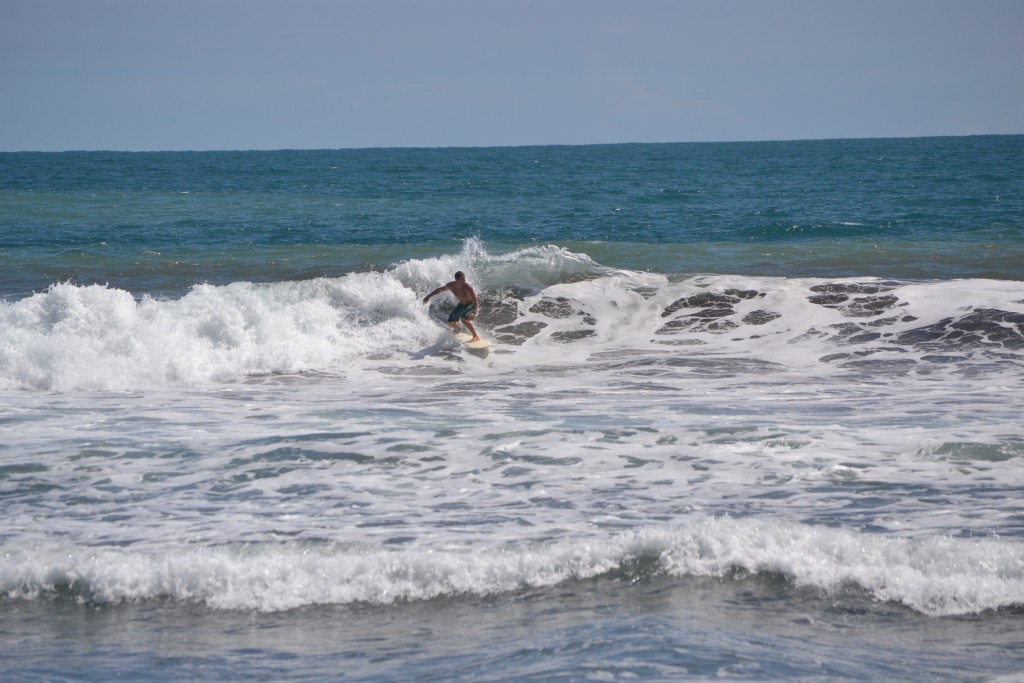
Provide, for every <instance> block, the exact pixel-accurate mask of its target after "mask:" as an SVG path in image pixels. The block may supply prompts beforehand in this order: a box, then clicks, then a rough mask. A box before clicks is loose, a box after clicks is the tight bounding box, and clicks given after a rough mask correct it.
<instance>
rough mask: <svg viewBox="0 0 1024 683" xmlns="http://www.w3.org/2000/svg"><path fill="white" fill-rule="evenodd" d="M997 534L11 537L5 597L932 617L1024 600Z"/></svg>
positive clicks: (756, 528) (784, 531)
mask: <svg viewBox="0 0 1024 683" xmlns="http://www.w3.org/2000/svg"><path fill="white" fill-rule="evenodd" d="M1020 551H1021V546H1020V544H1019V543H1015V542H1008V541H1001V540H998V539H972V540H965V539H950V538H930V539H924V540H917V541H912V540H902V539H893V538H887V537H884V536H877V535H866V534H860V533H855V532H852V531H847V530H841V529H829V528H824V527H809V526H803V525H798V524H791V523H779V522H771V521H758V520H754V519H730V518H707V517H704V518H695V519H692V520H690V521H688V522H684V523H682V524H678V525H674V526H668V527H651V528H645V529H640V530H636V531H629V532H624V533H617V534H611V535H609V536H607V537H605V538H601V539H595V540H586V541H575V542H574V541H564V542H552V543H546V544H536V545H528V546H511V547H495V548H488V549H483V548H474V549H472V550H467V549H457V548H453V549H429V550H419V549H417V550H403V549H384V548H379V547H358V546H355V547H353V546H349V545H338V544H330V545H324V544H295V543H292V544H282V545H265V544H259V545H244V546H233V547H192V548H189V547H183V548H173V549H169V550H166V551H163V552H159V553H146V552H139V551H133V550H126V549H118V548H87V547H80V546H74V545H67V544H56V545H51V544H47V545H39V546H32V547H17V546H14V547H11V546H8V547H6V548H5V551H4V555H3V558H4V562H3V564H2V565H0V595H3V596H5V597H8V598H20V599H38V598H40V597H47V596H49V597H56V596H61V595H63V596H69V597H74V598H75V599H77V600H80V601H85V602H90V603H98V604H108V603H116V602H122V601H130V600H144V599H158V598H164V599H171V600H175V601H180V602H199V603H202V604H205V605H208V606H211V607H215V608H221V609H252V610H260V611H277V610H287V609H294V608H298V607H306V606H311V605H325V604H352V603H374V604H390V603H394V602H399V601H407V600H429V599H434V598H439V597H452V596H458V595H464V594H468V595H475V596H485V595H493V594H500V593H510V592H515V591H520V590H523V589H525V588H539V587H546V586H553V585H558V584H561V583H564V582H568V581H585V580H587V579H590V578H594V577H597V576H602V575H609V574H617V575H621V576H622V577H623V578H626V579H629V580H632V581H638V580H644V577H649V576H653V575H658V574H667V575H671V576H677V577H682V576H709V577H718V578H728V579H730V580H742V578H743V577H744V576H745V575H748V574H754V575H757V574H769V575H770V574H775V575H781V576H783V577H784V578H785V579H786V580H788V581H790V582H792V583H793V584H794V585H796V586H798V587H803V588H812V589H816V590H819V591H822V592H823V593H826V594H828V593H836V592H841V591H844V590H850V589H851V588H854V587H856V588H858V589H860V590H863V591H865V592H866V593H868V594H869V595H871V596H872V597H873V598H874V599H876V600H882V601H888V602H895V603H899V604H903V605H906V606H908V607H910V608H912V609H915V610H917V611H920V612H922V613H925V614H930V615H953V614H967V613H978V612H982V611H985V610H993V609H1000V608H1008V607H1020V606H1021V604H1022V599H1024V558H1022V556H1021V552H1020Z"/></svg>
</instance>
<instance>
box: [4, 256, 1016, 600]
mask: <svg viewBox="0 0 1024 683" xmlns="http://www.w3.org/2000/svg"><path fill="white" fill-rule="evenodd" d="M455 270H464V271H465V272H466V273H467V275H468V276H469V279H470V280H471V281H472V282H473V283H474V284H475V285H476V287H477V288H478V291H479V292H480V294H481V298H482V301H483V307H482V312H481V315H480V317H479V318H478V323H479V327H480V329H481V330H482V331H483V333H484V335H485V336H486V337H488V338H490V339H492V340H494V341H495V342H496V344H495V346H494V348H493V350H492V352H491V353H490V355H488V356H487V357H486V358H480V357H475V356H470V355H468V354H466V353H464V352H463V350H462V349H461V347H460V346H458V345H457V344H456V343H455V342H454V341H453V340H452V339H451V337H450V335H449V334H448V333H447V332H445V331H444V329H443V328H444V327H445V326H444V323H443V316H444V315H445V313H446V312H447V305H446V304H445V303H443V302H438V303H437V304H434V305H431V306H425V305H423V303H422V297H423V295H424V294H425V293H426V292H428V291H430V290H431V289H433V288H434V287H436V286H437V285H438V284H439V283H442V282H445V281H447V279H448V278H450V276H451V273H452V272H454V271H455ZM0 319H2V321H0V322H2V325H0V386H3V387H4V388H6V389H8V390H11V389H16V391H10V393H9V401H8V402H7V404H6V405H5V406H3V407H2V408H0V423H2V424H3V425H6V426H11V427H13V428H11V429H9V430H8V432H7V434H5V443H4V444H3V446H4V447H5V450H4V451H3V452H4V458H3V460H2V462H0V493H2V494H3V496H4V500H5V514H6V522H7V524H6V527H5V529H3V530H0V542H2V543H3V545H2V546H0V560H2V561H0V594H2V595H4V596H7V597H17V598H49V597H54V596H56V597H60V596H68V595H70V596H73V597H74V598H76V599H80V600H83V601H87V602H97V603H109V602H119V601H126V600H139V599H157V598H170V599H172V600H175V601H182V602H193V601H194V602H199V603H202V604H204V605H210V606H213V607H218V608H229V609H236V608H237V609H255V610H284V609H291V608H296V607H302V606H307V605H316V604H351V603H378V604H392V603H394V602H396V601H405V600H429V599H432V598H437V597H445V596H453V595H461V594H470V595H493V594H503V593H510V592H515V591H518V590H521V589H523V588H529V587H541V586H552V585H559V584H561V583H564V582H578V581H586V580H588V579H590V578H593V577H597V576H605V575H612V576H615V575H620V574H621V575H624V576H626V577H628V578H630V579H631V580H633V579H635V580H640V581H642V580H643V579H644V577H645V576H647V575H649V574H651V573H653V574H657V575H663V576H664V575H668V576H713V577H722V578H725V579H727V580H743V577H744V576H747V575H751V574H753V575H758V576H766V575H767V576H776V575H777V576H781V577H783V578H784V579H785V580H786V581H787V582H790V583H792V584H793V585H796V586H801V587H806V588H809V589H812V590H814V591H822V592H824V593H825V594H831V593H833V592H836V593H838V592H841V591H843V590H847V589H849V588H850V587H853V588H855V589H856V590H859V591H863V592H864V594H866V595H868V596H870V597H871V598H873V599H876V600H882V601H888V602H894V603H899V604H904V605H907V606H909V607H911V608H913V609H914V610H917V611H919V612H922V613H924V614H929V615H948V614H964V613H978V612H982V611H985V610H992V609H1001V608H1016V607H1018V606H1019V605H1021V604H1024V586H1022V567H1021V557H1024V555H1022V553H1021V542H1022V541H1021V539H1022V538H1024V530H1022V528H1021V525H1020V520H1021V519H1024V507H1022V503H1021V502H1020V501H1019V496H1017V492H1019V491H1020V490H1021V488H1024V470H1022V468H1020V466H1019V464H1020V458H1021V457H1024V441H1022V438H1021V434H1020V431H1019V420H1020V415H1021V411H1022V410H1024V393H1022V390H1021V386H1024V382H1021V379H1022V375H1024V372H1022V370H1024V366H1022V362H1021V357H1020V349H1021V348H1022V347H1024V283H1019V282H993V281H987V280H963V281H956V282H945V281H939V282H902V281H888V280H879V279H874V278H857V279H850V278H847V279H842V280H825V279H786V278H761V277H742V276H732V275H696V276H692V275H691V276H682V275H679V276H670V275H663V274H654V273H646V272H636V271H628V270H618V269H612V268H607V267H604V266H602V265H601V264H599V263H596V262H594V261H593V260H591V259H590V258H589V257H587V256H586V255H584V254H579V253H575V252H572V251H569V250H566V249H561V248H557V247H550V246H543V247H535V248H530V249H524V250H520V251H516V252H512V253H509V254H504V255H500V256H492V255H490V254H488V253H487V251H486V250H485V249H484V248H483V245H482V244H480V243H479V242H478V241H475V240H473V241H470V242H469V243H468V244H467V245H466V248H465V249H464V251H463V252H462V253H460V254H455V255H451V256H443V257H437V258H428V259H415V260H410V261H406V262H403V263H400V264H398V265H396V266H393V267H391V268H389V269H387V270H383V271H373V272H356V273H349V274H346V275H344V276H341V277H338V278H318V279H312V280H304V281H293V282H281V283H270V284H255V283H247V282H238V283H234V284H231V285H227V286H212V285H200V286H196V287H194V288H193V289H192V290H191V291H190V292H188V293H187V294H186V295H184V296H182V297H180V298H176V299H155V298H151V297H142V298H141V299H136V298H134V297H133V296H132V295H131V294H130V293H129V292H125V291H122V290H118V289H116V288H109V287H102V286H88V287H80V286H74V285H71V284H66V283H65V284H58V285H54V286H53V287H51V288H50V289H49V290H48V291H46V292H41V293H37V294H35V295H33V296H31V297H27V298H24V299H21V300H19V301H13V302H4V303H2V304H0ZM143 390H144V391H143Z"/></svg>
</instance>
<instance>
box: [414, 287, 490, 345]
mask: <svg viewBox="0 0 1024 683" xmlns="http://www.w3.org/2000/svg"><path fill="white" fill-rule="evenodd" d="M441 292H451V293H452V294H454V295H455V298H456V299H458V300H459V303H458V304H457V305H456V306H455V309H454V310H453V311H452V312H451V315H449V316H448V324H449V325H451V326H452V332H455V331H456V330H458V329H459V321H460V320H461V321H462V324H463V325H465V326H466V329H468V330H469V331H470V333H471V334H472V335H473V338H472V339H470V340H469V343H473V342H475V341H480V336H479V335H478V334H477V333H476V329H474V328H473V323H472V322H471V321H472V320H473V318H475V317H476V313H477V310H478V309H479V307H480V302H479V300H478V299H477V298H476V290H474V289H473V285H471V284H469V283H468V282H466V275H465V273H463V272H462V271H461V270H460V271H459V272H457V273H455V279H454V280H452V281H451V282H449V283H448V284H446V285H443V286H441V287H438V288H437V289H435V290H434V291H433V292H431V293H430V294H427V295H426V296H425V297H423V303H427V302H429V301H430V297H432V296H434V295H435V294H440V293H441Z"/></svg>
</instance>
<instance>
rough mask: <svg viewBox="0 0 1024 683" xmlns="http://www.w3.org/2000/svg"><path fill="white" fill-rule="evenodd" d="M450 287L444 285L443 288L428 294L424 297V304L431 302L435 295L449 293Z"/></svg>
mask: <svg viewBox="0 0 1024 683" xmlns="http://www.w3.org/2000/svg"><path fill="white" fill-rule="evenodd" d="M448 287H449V285H444V286H443V287H438V288H437V289H435V290H434V291H433V292H431V293H430V294H427V295H426V296H425V297H423V303H427V302H428V301H430V297H432V296H434V295H435V294H440V293H441V292H444V291H447V290H448Z"/></svg>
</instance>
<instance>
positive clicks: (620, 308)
mask: <svg viewBox="0 0 1024 683" xmlns="http://www.w3.org/2000/svg"><path fill="white" fill-rule="evenodd" d="M457 269H462V270H464V271H466V272H467V274H468V275H469V277H470V280H471V281H473V282H474V283H475V285H476V286H477V288H478V289H479V290H480V292H481V294H482V295H483V299H484V305H483V311H482V313H481V316H480V318H479V323H480V325H481V326H482V328H483V329H485V331H488V332H489V333H490V334H492V335H494V336H495V337H497V339H498V341H499V342H502V343H504V344H505V351H506V352H510V353H514V354H518V355H519V358H518V363H519V364H520V365H521V366H522V367H530V366H531V365H532V364H537V363H541V362H544V361H543V359H545V358H546V359H548V360H549V361H550V359H552V358H560V359H562V360H572V359H573V358H575V359H577V360H585V359H588V358H590V357H591V356H593V355H595V354H607V353H609V352H617V351H622V350H643V351H645V352H649V353H660V354H661V355H662V357H663V358H669V357H671V356H679V355H680V354H679V353H678V352H677V351H676V348H677V347H678V346H679V345H680V344H685V345H688V346H689V348H690V352H689V353H688V354H687V355H690V356H692V355H694V352H693V349H694V348H695V346H700V352H701V355H704V356H705V357H713V356H716V355H718V356H720V355H722V354H730V355H734V356H735V355H738V356H743V357H746V358H750V359H756V360H759V361H764V362H768V363H772V364H776V365H779V366H782V367H789V368H802V369H804V370H807V369H814V370H817V371H822V370H825V369H827V367H828V366H829V363H831V364H832V365H833V366H846V365H848V364H849V363H851V362H855V363H861V364H863V363H864V362H910V361H917V360H920V359H921V358H922V357H925V356H927V355H928V354H931V358H932V359H933V360H934V359H935V358H937V357H936V356H935V353H936V352H940V353H943V354H946V356H945V357H944V360H946V361H949V360H972V359H977V358H978V357H979V356H978V354H979V350H980V352H982V356H983V357H982V360H989V359H991V353H992V352H996V353H998V352H1016V351H1017V350H1019V349H1020V348H1021V347H1022V346H1024V324H1022V323H1021V322H1020V321H1021V316H1024V303H1022V302H1024V283H1010V282H994V281H984V280H971V281H958V282H937V283H886V282H882V281H877V280H871V279H867V280H835V281H825V280H789V279H778V278H750V277H740V276H694V277H688V278H682V279H670V278H667V277H665V276H662V275H654V274H646V273H637V272H630V271H616V270H612V269H608V268H604V267H602V266H600V265H599V264H596V263H594V262H593V261H591V260H590V259H589V258H588V257H587V256H586V255H583V254H576V253H573V252H570V251H567V250H565V249H560V248H557V247H550V246H547V247H536V248H530V249H525V250H522V251H518V252H513V253H511V254H505V255H502V256H497V257H495V256H490V255H488V254H487V253H486V251H485V250H484V249H483V247H482V245H480V244H479V243H478V242H475V241H471V242H470V243H468V244H467V247H466V249H465V250H464V251H463V253H462V254H458V255H452V256H445V257H438V258H435V259H421V260H415V261H408V262H404V263H402V264H399V265H398V266H396V267H394V268H392V269H390V270H387V271H385V272H374V273H351V274H348V275H345V276H342V277H339V278H321V279H316V280H308V281H300V282H281V283H275V284H253V283H245V282H239V283H235V284H232V285H228V286H211V285H198V286H195V287H193V288H192V290H191V291H190V292H188V293H187V294H186V295H185V296H183V297H181V298H180V299H175V300H155V299H152V298H148V297H143V298H142V299H141V300H136V299H135V298H133V296H132V295H131V294H130V293H129V292H125V291H123V290H118V289H114V288H109V287H103V286H97V285H93V286H86V287H81V286H76V285H72V284H67V283H64V284H57V285H54V286H52V287H51V288H50V289H48V290H47V291H45V292H40V293H37V294H35V295H33V296H31V297H28V298H26V299H22V300H20V301H15V302H0V387H2V388H5V389H40V390H49V391H72V390H93V389H101V390H124V389H146V388H154V387H160V386H168V385H169V386H193V385H204V384H208V383H211V382H212V383H221V382H231V381H238V380H241V379H244V378H247V377H253V376H261V375H272V374H281V373H295V372H310V371H320V372H334V371H337V370H338V369H339V368H341V367H351V364H352V363H353V362H360V363H361V362H362V361H365V360H367V359H371V358H372V359H380V358H381V354H382V353H384V354H388V353H390V354H393V355H395V356H396V357H397V356H401V355H402V354H403V353H415V352H416V351H418V350H423V349H430V348H434V346H435V344H436V340H437V331H438V329H439V327H438V324H437V321H436V320H432V319H431V314H430V309H427V308H426V307H424V306H422V304H421V302H420V299H421V298H422V296H423V295H424V294H425V293H426V292H427V291H430V290H431V289H433V288H434V287H435V286H437V285H438V284H439V283H442V282H445V281H447V280H448V279H450V277H451V274H452V273H453V272H454V271H455V270H457ZM438 305H439V306H441V307H442V308H443V303H442V304H438ZM992 311H998V312H1001V313H1002V314H1003V316H1004V317H1003V318H1002V319H1000V318H998V316H995V315H994V314H993V313H992ZM435 315H439V314H435ZM972 315H973V318H972ZM986 315H987V316H989V318H991V319H988V320H986V319H984V318H985V316H986ZM979 318H980V319H979ZM942 326H946V328H945V329H943V330H937V329H936V328H937V327H942ZM965 326H966V327H965ZM524 330H525V331H526V332H524ZM1000 335H1002V336H1000ZM958 339H961V340H963V339H966V340H970V341H972V343H971V344H963V343H960V344H957V343H956V341H957V340H958ZM568 342H578V343H575V344H572V343H568ZM974 342H976V343H974ZM435 350H436V349H435ZM950 353H956V354H961V355H960V356H958V357H957V358H953V357H951V356H949V354H950ZM985 353H987V354H988V355H987V356H986V355H985ZM823 360H824V361H825V362H823ZM940 360H943V359H940ZM1003 360H1004V361H1006V360H1008V359H1007V358H1004V359H1003ZM940 365H941V363H940ZM924 366H926V367H927V369H928V371H936V370H937V371H942V370H943V368H941V367H938V366H937V365H936V364H935V363H925V364H924Z"/></svg>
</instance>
